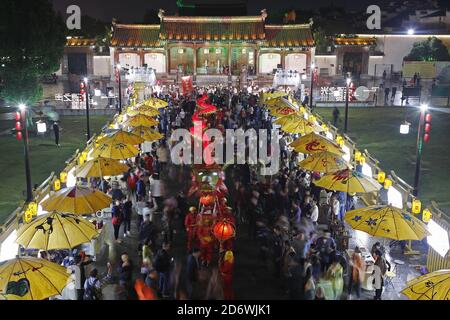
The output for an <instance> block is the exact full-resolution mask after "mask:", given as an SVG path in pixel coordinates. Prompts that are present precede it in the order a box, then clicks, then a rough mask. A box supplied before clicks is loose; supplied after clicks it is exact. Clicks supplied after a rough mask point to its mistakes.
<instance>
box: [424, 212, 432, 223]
mask: <svg viewBox="0 0 450 320" xmlns="http://www.w3.org/2000/svg"><path fill="white" fill-rule="evenodd" d="M432 217H433V214H432V213H431V211H430V210H428V209H423V212H422V220H423V222H425V223H428V222H429V221H430V220H431V218H432Z"/></svg>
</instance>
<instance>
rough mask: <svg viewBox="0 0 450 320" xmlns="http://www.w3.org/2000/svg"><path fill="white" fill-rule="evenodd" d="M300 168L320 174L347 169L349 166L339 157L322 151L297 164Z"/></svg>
mask: <svg viewBox="0 0 450 320" xmlns="http://www.w3.org/2000/svg"><path fill="white" fill-rule="evenodd" d="M299 165H300V167H302V168H304V169H306V170H310V171H315V172H321V173H331V172H336V171H340V170H345V169H349V168H350V165H349V164H348V163H347V161H345V160H344V159H343V158H342V157H341V156H340V155H337V154H334V153H331V152H328V151H323V152H318V153H314V154H313V155H311V156H309V157H308V158H306V159H304V160H303V161H301V162H300V163H299Z"/></svg>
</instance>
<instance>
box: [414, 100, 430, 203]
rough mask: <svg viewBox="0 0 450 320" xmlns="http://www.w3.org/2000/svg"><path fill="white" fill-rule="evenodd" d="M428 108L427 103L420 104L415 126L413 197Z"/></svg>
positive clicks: (417, 184)
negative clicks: (417, 122) (417, 120)
mask: <svg viewBox="0 0 450 320" xmlns="http://www.w3.org/2000/svg"><path fill="white" fill-rule="evenodd" d="M427 110H428V105H426V104H422V105H420V118H419V124H418V128H417V143H416V171H415V175H414V190H413V194H414V196H415V197H417V196H418V195H419V179H420V164H421V161H422V149H423V133H422V131H423V127H424V122H425V113H426V111H427Z"/></svg>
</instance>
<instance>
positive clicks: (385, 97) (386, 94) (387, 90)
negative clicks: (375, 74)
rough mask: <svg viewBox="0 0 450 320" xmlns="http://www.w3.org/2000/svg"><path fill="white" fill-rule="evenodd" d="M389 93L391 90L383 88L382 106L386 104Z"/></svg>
mask: <svg viewBox="0 0 450 320" xmlns="http://www.w3.org/2000/svg"><path fill="white" fill-rule="evenodd" d="M390 91H391V89H390V88H389V87H386V88H384V105H387V104H388V100H389V92H390Z"/></svg>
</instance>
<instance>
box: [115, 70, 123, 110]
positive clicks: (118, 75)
mask: <svg viewBox="0 0 450 320" xmlns="http://www.w3.org/2000/svg"><path fill="white" fill-rule="evenodd" d="M116 68H117V71H116V72H117V81H118V82H119V113H122V80H121V78H120V73H121V70H122V69H121V68H122V67H121V65H120V63H118V64H117V65H116Z"/></svg>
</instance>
